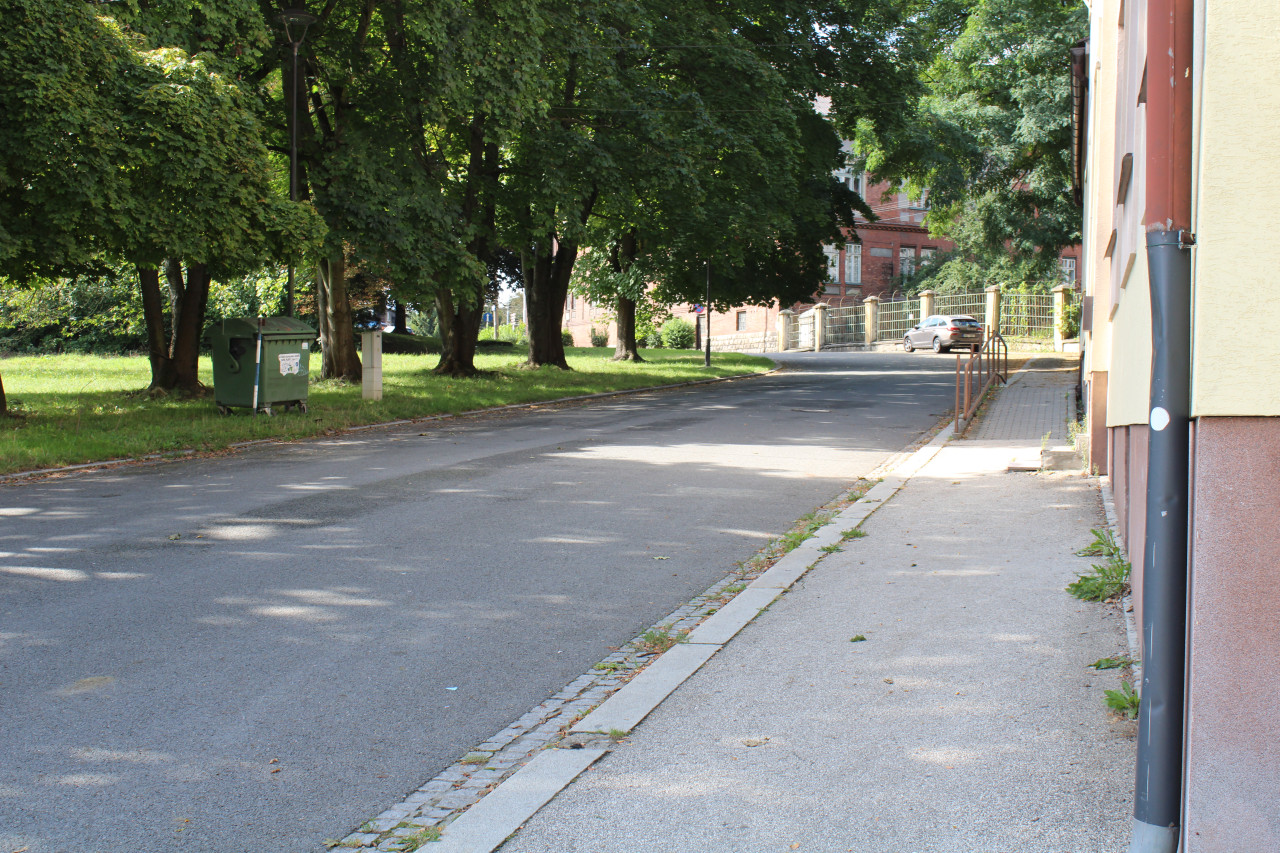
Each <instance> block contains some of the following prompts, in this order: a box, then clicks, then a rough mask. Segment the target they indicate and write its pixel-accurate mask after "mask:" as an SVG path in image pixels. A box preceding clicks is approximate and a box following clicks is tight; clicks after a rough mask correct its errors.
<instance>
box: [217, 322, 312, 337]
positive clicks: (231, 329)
mask: <svg viewBox="0 0 1280 853" xmlns="http://www.w3.org/2000/svg"><path fill="white" fill-rule="evenodd" d="M221 328H222V334H224V335H227V336H228V337H252V336H253V335H255V334H257V333H258V332H262V334H264V335H267V336H270V337H275V336H283V337H290V338H294V337H315V334H316V332H315V330H314V329H312V328H311V327H310V326H308V325H307V324H306V323H304V322H302V321H301V320H298V319H295V318H293V317H228V318H227V319H225V320H223V321H222V324H221Z"/></svg>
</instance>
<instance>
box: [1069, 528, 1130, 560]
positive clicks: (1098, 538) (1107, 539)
mask: <svg viewBox="0 0 1280 853" xmlns="http://www.w3.org/2000/svg"><path fill="white" fill-rule="evenodd" d="M1089 532H1090V533H1091V534H1093V541H1092V542H1090V543H1089V544H1088V545H1086V546H1084V547H1083V548H1081V549H1080V550H1079V551H1076V556H1078V557H1108V556H1110V555H1112V554H1118V553H1120V545H1119V543H1117V542H1116V536H1115V534H1114V533H1112V532H1111V528H1110V527H1095V528H1093V529H1092V530H1090V531H1089Z"/></svg>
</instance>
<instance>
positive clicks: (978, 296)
mask: <svg viewBox="0 0 1280 853" xmlns="http://www.w3.org/2000/svg"><path fill="white" fill-rule="evenodd" d="M933 312H934V313H935V314H968V315H969V316H971V317H976V318H977V319H978V321H979V322H981V321H982V319H983V318H984V317H985V316H986V314H987V294H985V293H943V294H941V295H939V296H935V297H934V298H933Z"/></svg>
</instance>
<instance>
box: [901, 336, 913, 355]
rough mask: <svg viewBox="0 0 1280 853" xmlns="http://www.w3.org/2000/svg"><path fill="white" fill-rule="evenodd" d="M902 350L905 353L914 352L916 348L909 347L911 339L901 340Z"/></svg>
mask: <svg viewBox="0 0 1280 853" xmlns="http://www.w3.org/2000/svg"><path fill="white" fill-rule="evenodd" d="M902 348H903V349H904V350H906V351H907V352H915V350H916V348H915V347H913V346H912V345H911V338H903V339H902Z"/></svg>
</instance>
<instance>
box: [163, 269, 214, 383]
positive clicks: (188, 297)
mask: <svg viewBox="0 0 1280 853" xmlns="http://www.w3.org/2000/svg"><path fill="white" fill-rule="evenodd" d="M180 274H181V273H179V275H180ZM208 303H209V270H208V268H207V267H206V266H205V265H204V264H188V265H187V282H186V287H185V288H184V289H183V292H182V300H181V303H180V307H179V310H178V322H177V323H176V324H175V325H174V327H173V341H172V342H171V345H170V347H169V358H170V359H172V361H173V372H174V387H176V388H178V389H180V390H182V391H186V392H188V393H191V394H199V393H200V392H201V391H203V390H204V386H203V385H201V384H200V334H201V332H203V331H204V312H205V307H206V306H207V305H208Z"/></svg>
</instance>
